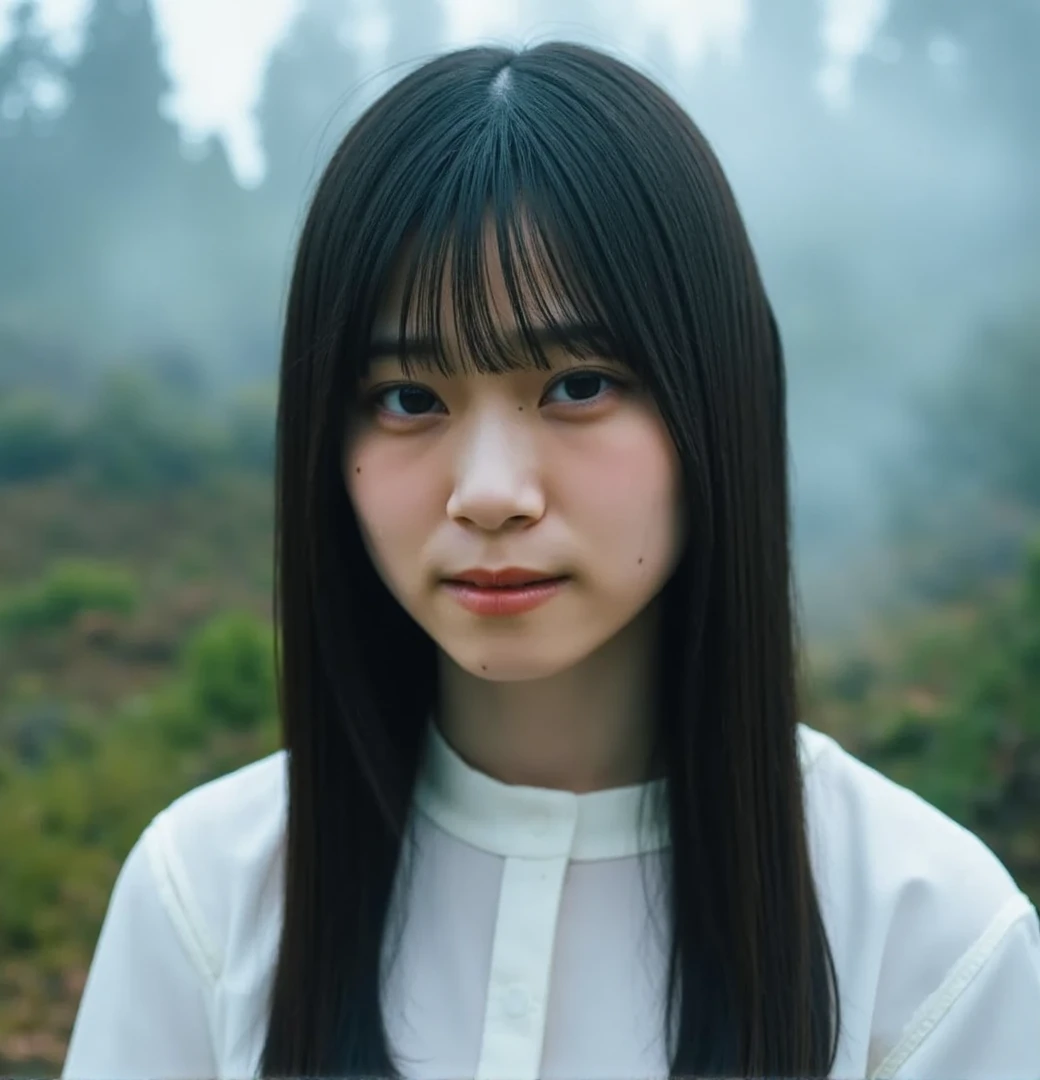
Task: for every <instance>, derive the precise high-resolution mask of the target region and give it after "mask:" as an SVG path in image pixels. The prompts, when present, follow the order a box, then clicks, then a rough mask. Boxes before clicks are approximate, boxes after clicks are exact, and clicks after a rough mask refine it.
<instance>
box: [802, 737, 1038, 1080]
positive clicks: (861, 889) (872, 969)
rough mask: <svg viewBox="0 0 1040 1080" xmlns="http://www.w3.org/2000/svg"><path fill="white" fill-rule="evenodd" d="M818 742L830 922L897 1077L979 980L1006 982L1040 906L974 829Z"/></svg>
mask: <svg viewBox="0 0 1040 1080" xmlns="http://www.w3.org/2000/svg"><path fill="white" fill-rule="evenodd" d="M810 741H811V742H812V743H814V744H815V745H816V746H817V752H816V754H815V756H814V759H813V768H812V769H811V770H808V771H807V772H806V784H805V787H806V816H807V820H808V827H809V832H810V842H811V846H812V852H813V865H814V871H815V875H816V880H817V886H818V890H819V894H820V903H821V908H822V910H823V914H824V922H825V924H826V926H827V930H828V936H829V938H830V940H831V945H832V949H833V950H834V952H835V960H836V966H837V968H838V977H839V982H840V981H841V980H842V979H844V980H845V982H846V985H847V989H848V991H849V996H850V999H851V1000H854V1001H856V1003H857V1008H859V1007H862V1008H866V1009H869V1010H871V1014H872V1016H871V1023H870V1043H871V1047H870V1059H871V1062H872V1063H873V1064H874V1066H875V1067H876V1068H877V1072H874V1071H872V1073H871V1075H872V1076H873V1075H876V1076H879V1077H880V1076H889V1075H892V1070H893V1069H894V1068H895V1067H896V1063H897V1062H900V1061H902V1060H903V1059H904V1058H905V1057H906V1056H908V1054H909V1053H910V1052H911V1050H910V1048H911V1047H913V1048H914V1049H916V1048H918V1047H920V1045H921V1044H922V1042H923V1041H924V1040H926V1039H928V1038H936V1037H937V1036H935V1035H933V1034H932V1032H933V1030H934V1029H935V1028H936V1026H937V1024H938V1020H939V1018H940V1017H941V1016H943V1015H945V1014H946V1013H948V1012H949V1011H950V1010H951V1009H952V1008H953V1006H954V1005H955V1004H956V1003H957V1001H958V999H959V998H960V997H961V996H962V995H963V994H965V993H966V991H967V990H968V988H969V986H971V985H972V983H974V984H975V990H976V991H978V989H979V987H981V986H984V985H986V981H987V980H992V981H993V985H994V987H997V986H999V984H1000V983H1001V981H1002V975H1001V973H1000V972H999V971H997V968H998V967H999V966H1000V965H1001V964H1002V963H1004V962H1005V960H1004V959H1002V958H1003V957H1005V956H1006V952H1007V950H1006V945H1007V942H1008V941H1009V940H1010V939H1011V938H1012V936H1014V935H1017V934H1022V933H1025V932H1027V931H1028V928H1029V927H1030V925H1031V924H1032V923H1035V920H1036V917H1037V916H1036V910H1035V908H1034V906H1033V904H1032V903H1031V902H1030V900H1029V898H1028V897H1026V896H1025V894H1024V893H1023V892H1022V891H1021V890H1020V889H1019V887H1018V885H1017V884H1016V882H1015V881H1014V879H1013V878H1012V876H1011V874H1010V873H1009V872H1008V870H1007V868H1006V867H1005V866H1004V865H1003V863H1002V862H1001V861H1000V860H999V859H998V858H997V856H996V855H995V854H994V853H993V851H992V850H991V849H990V848H989V847H988V846H987V845H986V844H985V843H984V842H983V841H982V840H981V839H980V838H979V837H978V836H976V835H975V834H974V833H972V832H971V831H969V830H968V829H966V828H964V827H963V826H961V825H960V824H958V823H957V822H956V821H954V820H953V819H952V818H951V817H949V816H948V815H946V814H944V813H943V812H942V811H940V810H939V809H938V808H936V807H935V806H933V805H932V804H930V803H928V802H927V801H925V800H924V799H922V798H921V797H920V796H918V795H916V794H915V793H914V792H912V791H910V790H909V789H908V788H906V787H904V786H902V785H900V784H898V783H896V782H894V781H892V780H890V779H888V778H887V777H885V776H884V775H883V774H882V773H880V772H879V771H878V770H876V769H874V768H872V767H870V766H869V765H867V764H865V763H864V762H862V761H860V760H859V759H858V758H856V757H855V756H854V755H852V754H850V753H849V752H848V751H846V750H845V749H843V748H842V746H841V745H840V744H839V743H838V742H837V741H836V740H834V739H832V738H830V737H828V736H826V735H823V734H822V733H819V732H816V733H814V734H813V736H812V737H811V740H810ZM1032 963H1033V964H1034V965H1038V966H1040V959H1038V958H1037V957H1034V958H1032ZM1038 969H1040V967H1038ZM983 976H984V977H983ZM994 992H995V993H996V992H998V991H997V990H995V991H994ZM1037 992H1038V995H1040V987H1038V988H1037ZM1038 1028H1040V1023H1038Z"/></svg>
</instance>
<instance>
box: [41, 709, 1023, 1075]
mask: <svg viewBox="0 0 1040 1080" xmlns="http://www.w3.org/2000/svg"><path fill="white" fill-rule="evenodd" d="M799 734H800V745H801V751H802V762H803V770H804V774H805V778H806V799H807V811H808V818H809V827H810V843H811V850H812V858H813V866H814V872H815V874H816V878H817V884H818V888H819V892H820V900H821V905H822V910H823V917H824V922H825V925H826V929H827V933H828V936H829V940H830V944H831V948H832V950H833V952H834V957H835V963H836V966H837V974H838V981H839V991H840V995H841V1011H842V1031H841V1036H840V1048H839V1053H838V1057H837V1061H836V1062H835V1065H834V1068H833V1070H832V1073H831V1075H832V1076H834V1077H866V1076H870V1077H906V1078H913V1080H949V1078H951V1077H954V1076H956V1077H959V1078H961V1080H976V1078H977V1080H999V1078H1006V1080H1040V923H1038V919H1037V912H1036V909H1035V908H1034V907H1033V906H1032V905H1031V904H1030V902H1029V901H1028V899H1027V898H1026V897H1025V895H1024V894H1023V893H1022V892H1021V891H1020V890H1019V889H1018V888H1017V887H1016V885H1015V883H1014V882H1013V881H1012V879H1011V877H1010V876H1009V875H1008V873H1007V871H1006V870H1005V869H1004V867H1003V866H1002V865H1001V864H1000V862H999V861H998V860H997V859H996V858H995V856H994V855H993V854H992V853H991V852H990V851H989V849H988V848H986V847H985V846H984V845H983V844H982V843H981V841H979V840H978V839H977V838H976V837H975V836H974V835H972V834H971V833H969V832H968V831H966V830H965V829H963V828H961V827H960V826H958V825H957V824H955V823H954V822H953V821H951V820H950V819H949V818H947V817H945V816H944V815H942V814H941V813H939V811H938V810H936V809H935V808H933V807H932V806H930V805H928V804H927V803H925V802H924V801H922V800H921V799H920V798H918V797H917V796H916V795H914V794H912V793H911V792H910V791H908V790H906V789H905V788H902V787H900V786H898V785H896V784H894V783H892V782H891V781H889V780H887V779H885V778H884V777H883V776H881V775H880V774H879V773H877V772H875V771H874V770H873V769H870V768H868V767H867V766H866V765H864V764H862V763H861V762H859V761H857V760H856V759H855V758H854V757H852V756H851V755H849V754H848V753H846V752H845V751H844V750H843V749H842V748H841V747H840V746H839V745H838V744H837V743H836V742H835V741H834V740H832V739H831V738H829V737H827V736H825V735H823V734H821V733H819V732H816V731H813V730H812V729H810V728H807V727H802V728H800V732H799ZM657 783H662V781H657ZM285 784H286V758H285V754H284V752H283V751H280V752H278V753H276V754H273V755H271V756H270V757H267V758H264V759H263V760H261V761H258V762H255V763H254V764H251V765H248V766H246V767H245V768H242V769H239V770H237V771H236V772H233V773H231V774H229V775H227V776H224V777H222V778H220V779H218V780H215V781H213V782H211V783H208V784H205V785H203V786H201V787H199V788H196V789H195V790H194V791H191V792H189V793H188V794H187V795H185V796H183V797H182V798H180V799H178V800H177V801H176V802H174V803H173V804H172V805H171V806H170V807H169V808H168V809H167V810H165V811H164V812H163V813H161V814H159V815H158V816H157V817H156V818H155V820H154V821H153V822H152V823H151V824H150V825H149V827H148V828H147V829H146V831H145V832H144V834H143V835H142V836H141V838H140V840H139V841H138V843H137V844H136V845H135V847H134V849H133V850H132V852H131V853H130V855H129V856H128V858H127V860H126V862H125V864H124V866H123V868H122V870H121V872H120V875H119V878H118V880H117V882H116V885H115V888H114V890H113V893H112V897H111V900H110V904H109V908H108V912H107V914H106V917H105V921H104V925H103V928H102V931H101V936H100V938H99V940H98V944H97V949H96V952H95V955H94V959H93V963H92V965H91V969H90V973H89V977H88V979H87V983H86V987H85V989H84V993H83V998H82V1001H81V1004H80V1008H79V1013H78V1015H77V1017H76V1023H75V1028H74V1030H73V1033H72V1039H71V1042H70V1045H69V1051H68V1056H67V1058H66V1061H65V1066H64V1071H63V1074H62V1075H63V1077H65V1078H67V1080H121V1078H124V1077H125V1078H134V1080H144V1078H152V1077H163V1078H166V1080H180V1078H193V1080H197V1078H201V1077H222V1078H225V1077H226V1078H242V1080H247V1078H251V1077H254V1076H255V1075H256V1073H257V1069H258V1062H259V1055H260V1051H261V1048H262V1045H263V1041H264V1030H265V1020H266V1018H265V1016H264V1014H263V1004H264V1002H265V1001H266V993H267V991H268V989H269V987H270V980H271V976H272V973H273V967H274V961H275V955H276V948H277V943H278V931H279V921H280V918H281V874H282V865H283V864H282V841H283V830H284V826H285V820H286V787H285ZM642 792H643V789H642V787H639V786H636V787H628V788H619V789H615V790H611V791H603V792H595V793H591V794H585V795H574V794H571V793H568V792H561V791H549V790H542V789H537V788H529V787H515V786H509V785H506V784H502V783H499V782H497V781H495V780H493V779H491V778H489V777H488V776H486V775H483V774H481V773H479V772H476V771H475V770H473V769H472V768H470V767H469V766H468V765H466V764H465V763H464V762H463V761H462V760H461V758H460V757H459V756H458V755H457V754H456V753H455V752H454V751H453V750H452V749H451V747H449V746H448V744H447V743H446V742H445V740H444V739H443V738H442V737H441V736H440V735H439V733H438V732H437V731H436V729H434V728H432V727H431V732H430V753H429V754H428V756H427V761H426V765H425V769H424V773H423V775H422V777H421V781H420V784H419V786H418V789H417V792H416V798H415V806H416V813H415V814H414V816H413V827H414V829H415V835H416V838H417V840H418V845H417V858H416V861H415V864H414V867H413V873H414V876H413V877H412V879H411V887H410V889H411V891H410V892H409V893H408V895H407V897H405V900H406V903H405V904H404V906H403V907H402V909H401V910H402V911H404V912H405V913H406V915H407V918H406V920H405V925H404V937H403V948H402V952H401V953H400V954H399V956H398V960H397V963H396V965H395V966H394V967H393V969H392V971H393V973H394V974H393V976H392V977H391V979H390V980H389V981H388V983H387V985H386V988H385V992H384V1001H383V1005H384V1010H385V1014H386V1017H387V1024H388V1029H389V1033H390V1038H391V1045H392V1047H393V1050H394V1053H395V1057H396V1059H397V1061H398V1063H399V1066H400V1067H401V1069H402V1071H403V1072H404V1074H405V1075H406V1076H408V1077H416V1078H434V1077H437V1078H445V1077H460V1078H461V1077H476V1078H485V1080H526V1078H539V1077H541V1078H545V1080H552V1078H563V1077H568V1078H574V1080H576V1078H579V1077H581V1078H586V1077H597V1078H601V1077H602V1078H610V1077H617V1078H621V1077H626V1078H632V1077H652V1076H662V1075H666V1074H667V1071H668V1063H667V1056H666V1054H665V1048H664V1045H663V1039H662V1032H663V1011H662V1008H663V987H664V970H665V963H666V953H667V942H666V940H665V938H664V937H663V935H662V934H661V932H660V926H659V921H655V920H654V919H652V918H648V915H652V914H653V912H648V910H647V903H646V899H645V897H646V895H647V894H646V893H645V892H644V874H645V872H646V871H649V872H650V879H651V883H652V878H653V875H654V872H655V871H656V870H658V869H660V867H661V865H662V863H661V859H662V854H663V852H664V849H665V848H666V846H667V838H666V836H665V834H664V831H663V830H662V829H660V828H658V829H657V830H656V831H652V832H651V833H650V834H647V835H644V834H643V833H641V832H640V830H639V829H638V828H637V825H638V811H639V800H640V796H641V794H642ZM641 856H642V859H641V858H640V857H641ZM649 895H651V896H653V895H654V893H653V892H652V891H651V892H650V894H649Z"/></svg>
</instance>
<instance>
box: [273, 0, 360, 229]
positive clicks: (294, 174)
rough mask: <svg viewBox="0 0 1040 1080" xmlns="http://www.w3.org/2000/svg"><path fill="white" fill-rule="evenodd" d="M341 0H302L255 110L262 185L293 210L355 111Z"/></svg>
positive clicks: (355, 80)
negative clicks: (263, 162) (264, 167)
mask: <svg viewBox="0 0 1040 1080" xmlns="http://www.w3.org/2000/svg"><path fill="white" fill-rule="evenodd" d="M345 14H346V8H345V4H344V3H343V0H310V2H309V3H305V5H304V8H303V10H302V11H301V12H300V13H299V15H298V16H297V18H296V21H295V23H294V24H293V26H292V28H291V29H290V31H289V33H288V35H287V36H286V38H285V40H284V41H283V43H282V44H281V45H280V46H279V48H278V49H277V50H276V51H275V53H274V54H273V56H272V58H271V61H270V64H269V66H268V70H267V76H266V79H265V82H264V90H263V95H262V98H261V102H260V106H259V108H258V110H257V112H258V119H259V123H260V129H261V133H262V139H263V148H264V156H265V159H266V165H267V171H266V176H265V180H264V184H263V192H264V194H265V196H266V199H267V201H268V202H270V203H273V204H275V205H276V206H277V207H279V208H280V211H281V212H282V213H284V214H288V215H290V216H296V215H298V213H299V210H300V207H301V205H302V203H303V200H304V198H305V197H306V194H307V192H308V191H309V189H310V188H311V187H312V186H313V184H314V182H315V181H316V180H317V177H318V175H319V174H320V171H321V168H322V166H323V165H324V161H325V158H327V157H328V155H329V153H330V152H331V150H332V149H333V147H334V145H335V141H336V138H337V137H338V136H339V135H341V134H342V133H343V132H344V131H345V129H346V127H347V125H348V124H349V123H350V121H351V120H352V119H353V118H354V116H355V115H356V113H357V90H358V85H359V82H360V75H361V69H360V64H359V57H358V55H357V52H356V51H354V50H352V49H351V47H350V46H349V45H348V44H347V43H346V41H345V40H344V35H343V34H342V33H341V30H342V24H343V20H344V16H345Z"/></svg>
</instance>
